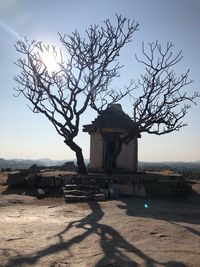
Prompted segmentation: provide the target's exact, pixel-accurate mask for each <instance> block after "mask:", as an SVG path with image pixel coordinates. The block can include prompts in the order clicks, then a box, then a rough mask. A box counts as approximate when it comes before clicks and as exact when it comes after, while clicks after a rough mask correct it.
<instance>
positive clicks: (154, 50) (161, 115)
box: [132, 42, 200, 135]
mask: <svg viewBox="0 0 200 267" xmlns="http://www.w3.org/2000/svg"><path fill="white" fill-rule="evenodd" d="M172 48H173V44H172V43H167V45H166V48H162V47H161V45H160V44H159V43H158V42H155V43H149V50H148V51H146V50H145V47H144V43H143V45H142V52H143V59H138V57H137V56H136V59H137V60H138V61H139V62H140V63H142V64H143V65H144V66H145V70H146V73H145V74H143V75H141V79H140V80H139V86H140V88H142V94H141V96H140V97H138V98H137V99H134V104H133V120H134V121H135V126H136V127H135V128H134V131H135V133H134V134H136V133H139V134H140V133H142V132H147V133H149V134H156V135H162V134H166V133H170V132H173V131H178V130H180V128H182V127H184V126H186V124H185V123H184V122H183V120H182V119H183V118H184V117H185V115H186V114H187V112H188V109H189V108H190V107H191V104H196V103H195V99H196V98H198V97H199V96H200V95H199V93H197V92H195V93H194V94H192V95H189V94H188V92H186V91H185V90H184V88H186V87H187V85H189V84H191V83H192V82H193V81H192V80H190V79H189V77H188V76H189V70H187V71H186V73H184V74H181V75H180V76H177V75H176V73H175V71H174V70H173V66H174V65H176V64H177V63H178V62H179V61H181V59H182V52H181V51H180V52H179V53H178V54H177V55H174V54H173V52H172ZM134 134H133V133H132V135H134Z"/></svg>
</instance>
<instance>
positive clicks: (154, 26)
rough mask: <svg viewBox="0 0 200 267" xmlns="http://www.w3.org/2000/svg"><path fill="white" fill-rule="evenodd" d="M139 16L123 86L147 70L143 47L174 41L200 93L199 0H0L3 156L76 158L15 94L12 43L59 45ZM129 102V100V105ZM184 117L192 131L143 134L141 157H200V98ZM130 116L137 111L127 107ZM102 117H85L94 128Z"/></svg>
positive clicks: (84, 137) (84, 138)
mask: <svg viewBox="0 0 200 267" xmlns="http://www.w3.org/2000/svg"><path fill="white" fill-rule="evenodd" d="M116 13H117V14H121V15H123V16H125V17H127V18H130V19H135V20H136V21H138V23H139V24H140V27H139V31H138V32H136V33H135V35H134V36H133V42H132V43H131V44H129V45H128V46H127V47H126V48H125V49H124V50H123V52H122V54H121V62H122V63H123V64H124V65H125V68H124V70H123V72H122V76H121V78H120V79H118V80H115V81H113V86H120V85H122V84H123V83H126V82H127V81H129V79H130V78H138V76H139V74H140V73H142V71H143V67H142V66H141V65H139V64H138V63H136V61H135V59H134V55H135V54H138V55H139V54H140V52H141V43H142V41H145V42H149V41H150V42H152V41H155V40H159V42H160V43H161V44H162V45H165V44H166V42H167V41H171V42H173V43H174V45H175V48H174V51H175V52H176V51H178V50H182V51H183V56H184V59H183V60H182V62H181V63H180V64H179V65H177V67H176V68H175V69H176V71H177V73H181V72H184V71H186V70H187V69H188V68H190V70H191V74H190V77H191V78H192V79H195V82H194V83H193V84H192V85H190V86H189V87H188V90H189V91H190V92H191V93H192V92H193V91H195V90H196V91H200V89H199V88H200V67H199V64H200V48H199V44H200V1H199V0H151V1H149V0H101V1H100V0H57V1H55V0H54V1H53V0H0V44H1V46H0V67H1V71H0V81H1V84H0V93H1V94H0V157H3V158H7V159H9V158H32V159H34V158H52V159H66V160H67V159H71V158H75V156H74V153H73V152H72V151H70V149H69V148H68V147H67V146H66V145H65V144H64V142H63V140H62V137H60V136H59V135H58V134H57V132H56V131H55V129H54V128H53V126H52V125H51V124H50V122H49V121H48V120H47V119H46V118H45V117H43V115H41V114H37V115H36V114H34V113H32V112H31V111H30V110H29V108H28V107H27V104H28V102H27V100H25V99H24V98H23V97H22V96H21V97H19V98H15V97H13V93H14V90H13V87H14V86H16V84H15V82H14V81H13V76H14V75H16V74H17V73H18V69H17V68H16V67H15V66H14V64H13V61H15V60H16V58H17V52H16V51H15V49H14V46H13V44H14V43H15V42H16V41H17V40H18V39H19V38H21V37H23V36H26V37H27V38H28V39H35V40H42V41H44V42H45V43H50V44H52V43H55V44H58V45H59V40H58V35H57V33H58V32H60V33H71V32H72V31H74V30H75V29H78V30H79V31H80V32H83V31H84V29H85V28H87V27H88V26H89V25H90V24H94V23H97V24H99V23H101V22H102V21H103V20H104V19H106V18H109V19H111V20H112V21H114V19H115V14H116ZM127 101H128V100H127ZM198 103H199V105H198V106H193V107H192V109H191V110H190V111H189V114H188V115H187V117H186V118H185V122H186V123H188V126H187V127H185V128H182V130H181V131H180V132H174V133H171V134H168V135H164V136H159V137H158V136H153V135H148V134H143V135H142V138H141V139H140V140H139V160H142V161H165V160H166V161H168V160H172V161H174V160H178V161H183V160H184V161H195V160H200V138H199V137H200V101H198ZM122 105H123V109H124V110H125V112H126V113H128V114H129V115H130V116H131V106H130V105H127V102H125V101H124V102H122ZM95 117H96V114H95V113H91V112H89V113H86V114H85V115H84V117H83V120H82V124H89V123H90V122H91V120H93V119H94V118H95ZM77 141H78V143H79V144H80V145H81V146H82V148H83V152H84V156H85V157H86V158H89V135H88V134H87V133H82V131H80V135H79V137H78V138H77Z"/></svg>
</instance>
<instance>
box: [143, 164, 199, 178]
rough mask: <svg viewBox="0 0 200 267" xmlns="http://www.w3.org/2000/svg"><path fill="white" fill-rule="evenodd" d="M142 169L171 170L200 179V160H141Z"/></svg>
mask: <svg viewBox="0 0 200 267" xmlns="http://www.w3.org/2000/svg"><path fill="white" fill-rule="evenodd" d="M139 170H140V171H147V170H152V171H163V170H171V171H173V172H176V173H180V174H182V175H183V176H185V177H187V178H198V179H200V161H197V162H139Z"/></svg>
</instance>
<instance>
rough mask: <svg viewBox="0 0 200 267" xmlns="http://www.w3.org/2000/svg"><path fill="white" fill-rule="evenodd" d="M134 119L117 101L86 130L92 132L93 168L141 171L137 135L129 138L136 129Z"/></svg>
mask: <svg viewBox="0 0 200 267" xmlns="http://www.w3.org/2000/svg"><path fill="white" fill-rule="evenodd" d="M134 125H135V124H134V122H133V120H132V119H131V118H130V117H129V116H128V115H127V114H126V113H125V112H124V111H123V110H122V107H121V105H120V104H113V105H111V106H110V107H108V108H107V109H106V110H104V111H103V112H102V113H101V114H100V115H99V116H98V117H97V118H96V119H95V120H94V121H92V123H91V124H89V125H84V126H83V131H84V132H88V133H89V134H90V171H91V172H107V173H118V172H120V173H136V172H137V162H138V158H137V138H138V137H139V136H137V135H135V136H134V137H133V138H130V140H126V141H125V142H124V141H123V142H122V140H125V139H124V138H126V137H127V136H128V134H129V133H130V132H131V131H132V130H133V129H134Z"/></svg>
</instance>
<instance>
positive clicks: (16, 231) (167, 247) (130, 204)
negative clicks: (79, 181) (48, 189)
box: [0, 181, 200, 267]
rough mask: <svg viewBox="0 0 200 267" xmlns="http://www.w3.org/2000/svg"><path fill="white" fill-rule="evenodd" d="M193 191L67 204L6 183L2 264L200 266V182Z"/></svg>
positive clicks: (0, 213) (0, 192)
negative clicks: (10, 187) (184, 196)
mask: <svg viewBox="0 0 200 267" xmlns="http://www.w3.org/2000/svg"><path fill="white" fill-rule="evenodd" d="M193 189H194V192H193V194H192V195H191V196H189V198H187V199H181V198H174V197H169V198H167V197H163V198H161V197H159V198H121V199H120V200H112V201H107V202H94V201H91V202H88V203H75V204H66V203H65V202H64V199H63V198H46V199H43V200H38V199H36V198H35V197H31V196H26V195H23V194H19V192H17V191H15V190H8V188H7V187H6V186H5V185H0V266H7V267H8V266H9V267H11V266H12V267H16V266H42V267H46V266H54V267H79V266H82V267H92V266H97V267H100V266H109V267H111V266H124V267H128V266H150V267H154V266H166V267H170V266H172V267H186V266H194V267H198V266H200V195H199V194H200V181H196V182H195V183H194V184H193ZM21 193H22V192H21Z"/></svg>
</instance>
